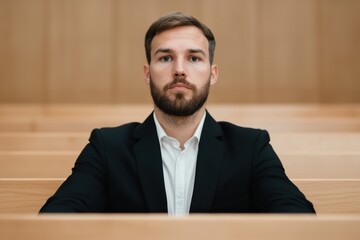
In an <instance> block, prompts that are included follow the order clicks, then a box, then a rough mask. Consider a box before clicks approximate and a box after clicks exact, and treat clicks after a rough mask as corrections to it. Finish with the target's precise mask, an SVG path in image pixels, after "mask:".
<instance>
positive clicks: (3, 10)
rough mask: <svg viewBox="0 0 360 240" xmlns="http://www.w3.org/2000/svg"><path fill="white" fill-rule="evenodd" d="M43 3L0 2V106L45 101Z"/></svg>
mask: <svg viewBox="0 0 360 240" xmlns="http://www.w3.org/2000/svg"><path fill="white" fill-rule="evenodd" d="M45 2H46V1H44V0H31V1H28V0H1V1H0V102H27V101H31V102H42V101H44V100H45V99H44V92H45V88H44V87H45V82H44V71H45V68H46V63H45V58H44V56H45V52H46V50H45V49H44V45H45V44H46V43H45V34H46V29H45V26H46V21H45V19H46V18H45V17H46V12H45V6H46V4H45Z"/></svg>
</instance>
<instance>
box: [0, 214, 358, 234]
mask: <svg viewBox="0 0 360 240" xmlns="http://www.w3.org/2000/svg"><path fill="white" fill-rule="evenodd" d="M0 233H1V237H2V239H28V240H32V239H61V240H63V239H67V240H72V239H76V240H80V239H87V240H92V239H126V240H133V239H154V240H155V239H156V240H162V239H164V240H165V239H166V240H169V239H176V240H177V239H206V240H212V239H222V240H227V239H246V240H249V239H254V240H256V239H267V240H271V239H276V240H282V239H284V240H285V239H286V240H289V239H292V240H297V239H299V240H300V239H301V240H304V239H326V240H332V239H341V240H348V239H349V240H353V239H354V240H355V239H356V240H358V239H360V215H317V216H314V215H296V214H294V215H280V214H279V215H270V214H268V215H260V214H259V215H248V214H247V215H239V214H233V215H191V216H187V217H168V216H166V215H154V214H146V215H144V214H138V215H126V214H98V215H95V214H77V215H76V214H75V215H73V214H68V215H59V214H55V215H40V216H37V215H19V214H16V215H15V214H1V215H0Z"/></svg>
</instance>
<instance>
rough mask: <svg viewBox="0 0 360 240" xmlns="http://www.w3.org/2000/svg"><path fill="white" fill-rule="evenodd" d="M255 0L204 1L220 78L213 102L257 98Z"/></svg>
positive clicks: (204, 13) (205, 19) (205, 15)
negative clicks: (221, 2)
mask: <svg viewBox="0 0 360 240" xmlns="http://www.w3.org/2000/svg"><path fill="white" fill-rule="evenodd" d="M257 5H258V4H257V1H252V0H232V1H226V2H224V4H219V2H218V1H216V0H211V1H206V0H204V1H203V7H202V8H203V11H202V15H203V19H201V20H203V21H204V22H205V23H206V24H207V25H208V26H209V27H210V28H211V29H212V31H213V33H214V35H215V38H216V40H217V47H216V51H215V63H216V64H218V65H219V71H220V72H219V81H218V82H217V83H216V84H215V85H214V86H213V87H212V89H211V93H210V101H212V102H253V101H257V98H258V95H257V84H258V82H257V71H258V69H257V61H258V59H257V45H256V44H257V29H256V25H257V15H258V13H257Z"/></svg>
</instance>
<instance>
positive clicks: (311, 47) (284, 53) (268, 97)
mask: <svg viewBox="0 0 360 240" xmlns="http://www.w3.org/2000/svg"><path fill="white" fill-rule="evenodd" d="M259 3H260V5H261V6H259V8H258V9H259V29H258V31H259V36H258V37H259V40H258V41H259V44H258V48H259V62H258V66H259V69H258V70H259V85H258V90H259V99H258V100H260V101H261V102H273V101H275V102H299V101H300V102H313V101H317V100H318V87H319V86H318V82H317V77H318V76H317V62H318V61H317V60H318V57H317V51H316V47H317V29H316V27H317V24H316V20H317V18H316V1H313V0H303V1H298V0H262V1H259Z"/></svg>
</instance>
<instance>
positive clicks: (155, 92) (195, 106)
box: [150, 77, 210, 117]
mask: <svg viewBox="0 0 360 240" xmlns="http://www.w3.org/2000/svg"><path fill="white" fill-rule="evenodd" d="M177 83H181V84H185V85H186V87H187V88H188V89H190V90H191V91H192V94H193V96H192V98H191V99H188V100H187V99H186V98H185V94H184V93H182V92H178V93H176V94H175V96H170V95H169V94H168V90H169V89H171V87H172V86H173V85H175V84H177ZM209 90H210V77H209V80H208V81H207V83H206V84H205V85H204V86H203V87H202V88H200V89H198V88H197V87H196V86H195V85H193V84H191V83H189V82H187V81H186V79H185V78H180V77H176V78H175V79H174V80H173V81H172V82H171V83H168V84H167V85H165V87H164V88H163V89H159V88H158V87H157V86H155V84H154V82H153V80H152V79H151V77H150V91H151V96H152V98H153V101H154V104H155V105H156V106H157V107H158V108H159V109H160V110H161V111H163V112H164V113H165V114H168V115H170V116H176V117H188V116H190V115H193V114H194V113H195V112H197V111H198V110H199V109H200V108H201V107H202V106H203V105H204V104H205V102H206V100H207V98H208V95H209Z"/></svg>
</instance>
